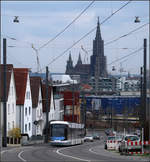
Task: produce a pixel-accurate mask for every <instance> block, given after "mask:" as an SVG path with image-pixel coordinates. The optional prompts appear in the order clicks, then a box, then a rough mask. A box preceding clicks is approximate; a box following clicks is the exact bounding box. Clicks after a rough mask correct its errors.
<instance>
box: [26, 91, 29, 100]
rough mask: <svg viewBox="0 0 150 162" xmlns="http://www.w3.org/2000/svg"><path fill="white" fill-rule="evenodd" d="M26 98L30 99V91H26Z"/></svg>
mask: <svg viewBox="0 0 150 162" xmlns="http://www.w3.org/2000/svg"><path fill="white" fill-rule="evenodd" d="M26 98H27V99H30V92H29V91H27V92H26Z"/></svg>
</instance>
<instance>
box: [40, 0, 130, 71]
mask: <svg viewBox="0 0 150 162" xmlns="http://www.w3.org/2000/svg"><path fill="white" fill-rule="evenodd" d="M130 2H131V0H130V1H128V2H127V3H125V4H124V5H123V6H121V7H120V8H119V9H118V10H116V11H115V12H114V13H112V14H111V15H110V16H108V17H107V18H106V19H104V20H103V21H102V22H101V23H100V25H102V24H103V23H104V22H106V21H107V20H109V19H110V18H111V17H112V16H113V15H115V14H116V13H117V12H119V11H120V10H121V9H123V8H124V7H125V6H127V5H128V4H129V3H130ZM96 28H97V27H94V28H93V29H91V30H90V31H89V32H88V33H86V34H85V35H84V36H82V37H81V38H80V39H79V40H78V41H76V42H75V43H73V44H72V45H71V46H70V47H68V48H67V49H66V50H65V51H64V52H62V53H61V54H60V55H58V56H57V57H55V58H54V59H53V60H52V61H51V62H50V63H48V64H47V66H49V65H50V64H52V63H53V62H54V61H56V60H57V59H58V58H60V57H61V56H63V55H64V54H65V53H66V52H67V51H68V50H70V49H71V48H72V47H74V46H75V45H76V44H77V43H79V42H80V41H81V40H82V39H84V38H85V37H87V36H88V35H89V34H91V33H92V32H93V31H95V29H96ZM43 69H45V67H43V68H42V69H41V70H43Z"/></svg>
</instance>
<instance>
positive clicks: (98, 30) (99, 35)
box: [96, 16, 102, 39]
mask: <svg viewBox="0 0 150 162" xmlns="http://www.w3.org/2000/svg"><path fill="white" fill-rule="evenodd" d="M97 19H98V20H97V30H96V38H100V39H102V38H101V31H100V24H99V16H98V18H97Z"/></svg>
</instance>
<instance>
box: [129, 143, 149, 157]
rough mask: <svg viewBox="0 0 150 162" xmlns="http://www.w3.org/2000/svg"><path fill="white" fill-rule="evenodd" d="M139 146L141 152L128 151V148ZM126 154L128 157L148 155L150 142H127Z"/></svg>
mask: <svg viewBox="0 0 150 162" xmlns="http://www.w3.org/2000/svg"><path fill="white" fill-rule="evenodd" d="M136 146H141V151H130V150H129V149H128V147H131V148H132V147H133V148H134V147H135V148H136ZM127 153H128V154H130V155H133V154H150V141H143V142H142V141H139V142H138V141H128V142H127Z"/></svg>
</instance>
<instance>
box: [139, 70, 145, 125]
mask: <svg viewBox="0 0 150 162" xmlns="http://www.w3.org/2000/svg"><path fill="white" fill-rule="evenodd" d="M140 75H141V77H140V84H141V85H140V100H141V104H140V107H141V108H140V113H139V119H140V125H141V128H143V126H144V124H143V122H144V118H143V116H144V113H143V67H141V68H140Z"/></svg>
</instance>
